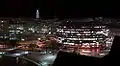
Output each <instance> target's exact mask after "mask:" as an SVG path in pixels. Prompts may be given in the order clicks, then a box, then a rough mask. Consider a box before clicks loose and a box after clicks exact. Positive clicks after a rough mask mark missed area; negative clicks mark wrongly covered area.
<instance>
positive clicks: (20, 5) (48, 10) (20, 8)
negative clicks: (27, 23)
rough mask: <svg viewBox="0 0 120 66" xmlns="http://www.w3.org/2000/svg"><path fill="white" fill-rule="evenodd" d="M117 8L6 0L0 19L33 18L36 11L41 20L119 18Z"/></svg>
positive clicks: (2, 4) (84, 3)
mask: <svg viewBox="0 0 120 66" xmlns="http://www.w3.org/2000/svg"><path fill="white" fill-rule="evenodd" d="M116 6H117V7H116ZM118 8H119V6H118V5H114V6H113V3H109V2H107V3H101V2H95V3H94V2H92V3H91V2H88V1H84V2H83V1H81V2H76V1H74V0H69V1H62V0H59V1H56V0H55V1H53V0H48V1H45V0H35V1H34V0H8V1H1V2H0V17H35V12H36V9H39V10H40V16H41V18H53V17H55V16H57V17H59V18H80V17H94V16H120V12H119V11H120V10H119V9H120V8H119V9H118Z"/></svg>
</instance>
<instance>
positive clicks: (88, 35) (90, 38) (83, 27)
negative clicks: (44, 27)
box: [57, 21, 111, 48]
mask: <svg viewBox="0 0 120 66" xmlns="http://www.w3.org/2000/svg"><path fill="white" fill-rule="evenodd" d="M109 34H110V30H109V29H108V28H107V26H106V25H105V24H103V23H98V22H93V21H92V22H73V21H64V22H63V23H62V24H61V25H60V26H59V28H57V36H58V42H59V43H61V44H63V45H65V46H69V47H70V45H71V47H78V48H95V47H98V48H100V47H101V46H102V45H105V46H106V41H108V40H109V38H111V36H110V35H109ZM108 43H110V44H111V42H108Z"/></svg>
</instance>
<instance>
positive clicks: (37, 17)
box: [36, 10, 40, 19]
mask: <svg viewBox="0 0 120 66" xmlns="http://www.w3.org/2000/svg"><path fill="white" fill-rule="evenodd" d="M39 18H40V17H39V10H37V11H36V19H39Z"/></svg>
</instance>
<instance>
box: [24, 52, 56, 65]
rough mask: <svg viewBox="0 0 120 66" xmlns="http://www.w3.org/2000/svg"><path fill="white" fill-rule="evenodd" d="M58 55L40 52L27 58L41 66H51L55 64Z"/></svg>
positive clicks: (32, 53) (33, 53)
mask: <svg viewBox="0 0 120 66" xmlns="http://www.w3.org/2000/svg"><path fill="white" fill-rule="evenodd" d="M56 56H57V53H55V54H41V53H40V52H31V53H30V54H29V55H27V56H25V57H26V58H29V59H31V60H34V61H36V62H37V63H40V65H44V66H48V65H49V64H53V62H54V61H55V58H56Z"/></svg>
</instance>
